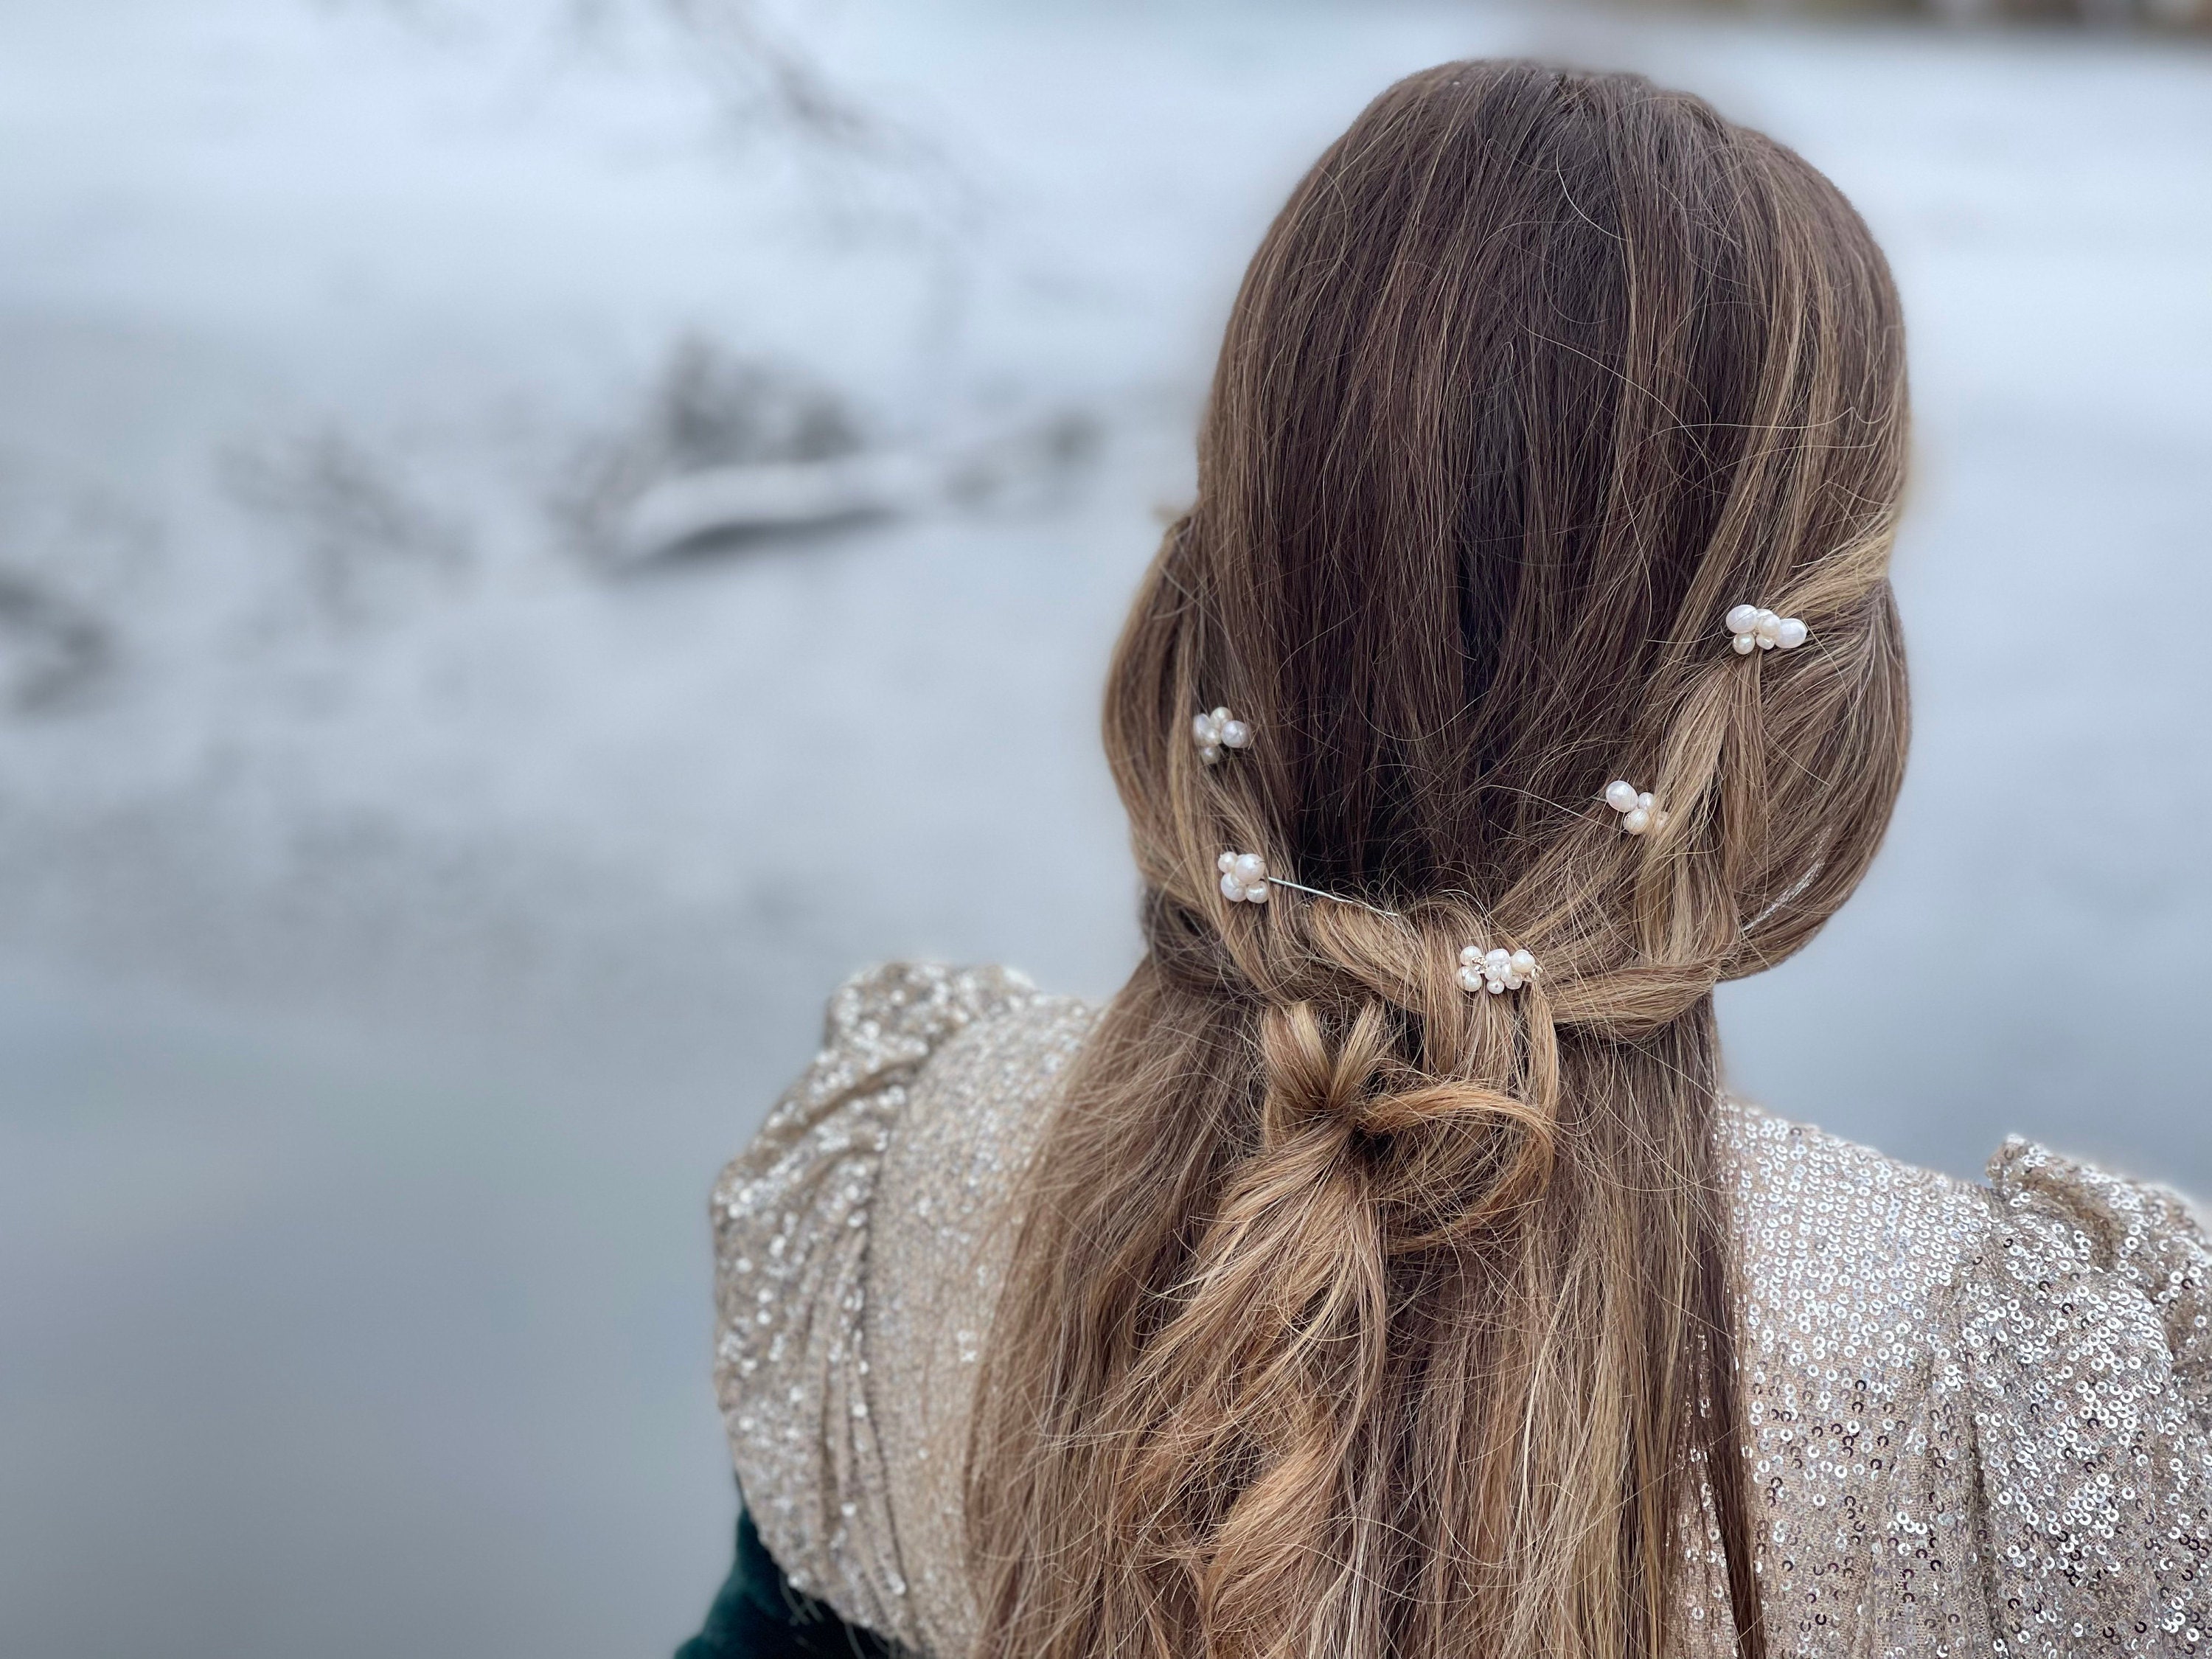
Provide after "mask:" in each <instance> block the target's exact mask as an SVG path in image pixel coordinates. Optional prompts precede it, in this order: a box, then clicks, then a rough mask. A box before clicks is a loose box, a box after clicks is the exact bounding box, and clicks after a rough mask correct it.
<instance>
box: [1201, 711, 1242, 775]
mask: <svg viewBox="0 0 2212 1659" xmlns="http://www.w3.org/2000/svg"><path fill="white" fill-rule="evenodd" d="M1190 734H1191V736H1192V737H1194V738H1197V739H1198V757H1199V759H1200V760H1202V761H1204V762H1205V763H1206V764H1207V765H1208V766H1211V765H1212V764H1213V763H1214V762H1216V761H1218V760H1219V759H1220V758H1221V751H1222V750H1225V749H1244V748H1249V747H1250V745H1251V742H1252V728H1251V726H1249V725H1248V724H1247V723H1246V722H1244V721H1243V720H1238V719H1237V717H1236V716H1235V715H1234V714H1231V713H1230V712H1229V711H1228V710H1227V709H1226V708H1217V709H1215V710H1214V711H1213V712H1212V714H1200V715H1197V716H1195V717H1194V718H1193V719H1192V720H1191V723H1190Z"/></svg>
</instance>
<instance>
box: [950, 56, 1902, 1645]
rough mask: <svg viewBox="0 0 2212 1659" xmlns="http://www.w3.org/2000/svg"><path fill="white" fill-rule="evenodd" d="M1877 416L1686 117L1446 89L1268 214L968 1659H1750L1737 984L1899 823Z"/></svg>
mask: <svg viewBox="0 0 2212 1659" xmlns="http://www.w3.org/2000/svg"><path fill="white" fill-rule="evenodd" d="M1904 463H1905V371H1904V361H1903V339H1902V330H1901V324H1900V319H1899V307H1898V302H1897V298H1896V295H1895V292H1894V290H1893V286H1892V284H1891V281H1890V278H1889V275H1888V271H1887V267H1886V266H1885V264H1884V263H1883V260H1882V258H1881V253H1880V252H1879V251H1878V250H1877V249H1876V247H1875V245H1874V243H1873V241H1872V240H1871V238H1870V237H1869V234H1868V232H1867V230H1866V228H1865V226H1864V225H1863V223H1862V222H1861V221H1860V220H1859V218H1858V216H1857V214H1855V213H1854V212H1853V211H1852V210H1851V209H1850V206H1849V204H1847V203H1845V202H1844V199H1843V197H1841V196H1840V195H1839V194H1838V191H1836V190H1835V189H1834V187H1833V186H1832V185H1830V184H1829V183H1828V182H1827V181H1826V179H1823V178H1822V177H1821V176H1820V174H1819V173H1815V172H1814V170H1813V169H1812V168H1811V167H1808V165H1807V164H1806V163H1805V162H1804V161H1802V160H1800V159H1799V158H1798V157H1797V156H1796V155H1793V154H1791V153H1790V151H1788V150H1787V149H1783V148H1782V147H1781V146H1779V145H1778V144H1776V143H1773V142H1771V140H1769V139H1767V138H1765V137H1762V136H1760V135H1759V134H1757V133H1754V132H1750V131H1746V130H1745V129H1743V128H1741V127H1739V126H1735V125H1731V124H1730V123H1729V122H1727V121H1725V120H1723V119H1722V118H1720V117H1719V116H1718V115H1717V114H1716V113H1715V112H1713V111H1712V110H1711V108H1710V107H1709V106H1706V105H1705V104H1704V103H1703V102H1701V101H1699V100H1697V99H1694V98H1692V97H1688V96H1686V95H1684V94H1678V93H1672V92H1668V91H1664V90H1662V89H1660V88H1655V87H1653V86H1651V85H1650V84H1649V83H1648V82H1644V81H1643V80H1641V79H1638V78H1635V77H1632V76H1598V75H1584V74H1577V73H1566V72H1561V71H1558V70H1552V69H1548V68H1545V67H1541V66H1537V65H1534V64H1523V63H1468V64H1448V65H1445V66H1444V67H1442V68H1439V69H1435V70H1429V71H1427V72H1425V73H1424V74H1419V75H1416V76H1412V77H1410V78H1408V79H1407V80H1405V81H1401V82H1399V83H1398V84H1397V85H1395V86H1394V87H1392V88H1389V90H1388V91H1387V92H1385V93H1384V94H1383V95H1382V96H1381V97H1380V98H1378V99H1377V100H1376V101H1375V102H1374V103H1373V104H1372V105H1371V106H1369V108H1368V109H1367V110H1366V112H1364V113H1363V114H1362V115H1361V116H1360V117H1359V118H1358V120H1357V121H1356V122H1355V123H1354V124H1353V125H1352V129H1351V130H1350V131H1348V132H1347V133H1346V134H1345V136H1344V137H1342V138H1341V139H1340V140H1339V141H1338V142H1337V143H1335V144H1334V146H1333V147H1332V148H1331V149H1329V150H1328V153H1327V154H1326V155H1323V156H1322V159H1321V161H1319V162H1318V163H1317V164H1316V166H1315V167H1314V168H1313V170H1312V172H1311V173H1309V174H1308V175H1307V176H1306V178H1305V179H1304V182H1303V183H1302V184H1301V185H1299V186H1298V187H1297V191H1295V193H1294V194H1293V195H1292V196H1291V200H1290V203H1289V204H1288V205H1287V206H1286V207H1285V209H1284V210H1283V211H1282V213H1281V215H1280V216H1279V217H1278V218H1277V219H1276V221H1275V222H1274V225H1273V228H1272V229H1271V230H1270V231H1269V232H1268V234H1267V239H1266V240H1265V242H1264V243H1263V244H1262V245H1261V248H1260V251H1259V252H1258V254H1257V255H1256V256H1255V258H1254V260H1253V262H1252V264H1251V267H1250V270H1249V272H1248V274H1247V275H1246V276H1245V279H1244V283H1243V289H1242V290H1241V292H1240V293H1239V295H1238V296H1237V303H1236V307H1235V310H1234V312H1233V313H1232V315H1231V319H1230V322H1229V326H1228V333H1227V337H1226V340H1225V343H1224V345H1223V348H1222V353H1221V358H1220V362H1219V367H1218V371H1217V373H1216V375H1215V379H1214V381H1213V387H1212V397H1211V399H1210V402H1209V404H1208V408H1207V410H1206V417H1205V422H1204V427H1203V430H1202V433H1201V435H1200V465H1199V486H1198V494H1197V498H1196V501H1195V503H1194V506H1193V507H1191V509H1190V511H1189V512H1188V513H1187V514H1186V515H1185V516H1184V517H1183V518H1182V520H1180V521H1179V522H1177V523H1176V525H1175V526H1173V527H1172V528H1171V529H1170V531H1169V532H1168V534H1167V537H1166V539H1165V543H1164V545H1163V547H1162V548H1161V550H1160V552H1159V554H1158V558H1157V559H1156V560H1155V562H1154V563H1153V565H1152V568H1151V571H1150V573H1149V574H1147V575H1146V578H1145V580H1144V583H1143V586H1142V587H1141V589H1140V590H1139V593H1138V596H1137V599H1136V603H1135V606H1134V609H1133V611H1132V613H1131V615H1130V617H1129V620H1128V623H1127V628H1126V630H1125V631H1124V633H1123V635H1122V636H1121V641H1120V644H1119V647H1117V649H1116V652H1115V657H1114V660H1113V665H1112V669H1111V673H1110V678H1109V684H1108V690H1107V698H1106V714H1105V736H1106V745H1107V752H1108V754H1109V757H1110V760H1111V762H1112V765H1113V769H1114V775H1115V780H1116V781H1117V783H1118V785H1119V787H1120V790H1121V799H1122V800H1123V802H1124V804H1125V805H1126V806H1127V811H1128V814H1129V820H1130V825H1131V830H1132V835H1133V842H1134V848H1135V853H1136V859H1137V864H1138V867H1139V871H1140V872H1141V873H1142V876H1143V878H1144V882H1145V895H1144V900H1143V919H1144V926H1145V930H1146V942H1147V945H1148V949H1147V951H1146V956H1145V958H1144V960H1143V962H1142V963H1141V964H1140V965H1139V967H1138V969H1137V970H1136V972H1135V973H1134V975H1133V976H1132V977H1131V978H1130V980H1129V981H1128V983H1127V986H1125V987H1123V989H1122V990H1121V993H1120V994H1118V995H1117V996H1116V997H1115V999H1114V1000H1113V1002H1112V1004H1111V1005H1110V1006H1109V1007H1108V1008H1107V1010H1106V1011H1105V1013H1104V1015H1103V1018H1102V1021H1101V1023H1100V1024H1099V1025H1098V1027H1097V1030H1096V1032H1095V1034H1094V1036H1092V1038H1091V1041H1090V1042H1089V1044H1088V1046H1087V1048H1086V1049H1085V1052H1084V1054H1082V1056H1081V1057H1080V1058H1079V1062H1078V1064H1077V1066H1075V1068H1074V1069H1073V1073H1072V1074H1071V1076H1070V1078H1069V1079H1068V1081H1067V1084H1066V1091H1065V1095H1064V1097H1063V1099H1062V1101H1061V1103H1060V1106H1059V1108H1058V1109H1057V1111H1056V1113H1055V1115H1054V1119H1053V1121H1052V1122H1051V1124H1050V1126H1049V1127H1048V1129H1047V1131H1046V1134H1045V1139H1044V1140H1043V1142H1042V1148H1041V1150H1040V1151H1039V1152H1038V1153H1037V1154H1036V1158H1035V1160H1034V1162H1033V1164H1032V1165H1031V1166H1030V1171H1029V1173H1028V1175H1027V1176H1026V1177H1025V1180H1026V1182H1027V1188H1026V1192H1025V1203H1024V1209H1023V1212H1022V1219H1021V1221H1020V1222H1019V1231H1018V1237H1017V1238H1016V1240H1015V1242H1014V1246H1013V1256H1012V1268H1011V1272H1010V1276H1009V1278H1008V1280H1007V1282H1006V1287H1005V1290H1004V1291H1003V1294H1002V1298H1001V1301H1000V1304H999V1310H998V1313H997V1316H996V1321H995V1324H994V1328H993V1330H992V1333H991V1336H990V1340H989V1344H988V1350H987V1356H986V1364H985V1366H984V1369H983V1370H982V1373H981V1380H980V1382H979V1384H978V1390H977V1395H976V1398H975V1412H974V1415H973V1419H972V1423H973V1427H972V1429H971V1437H970V1444H969V1462H968V1468H967V1484H966V1513H967V1517H968V1526H969V1534H968V1538H967V1550H968V1560H969V1573H970V1577H971V1580H972V1583H973V1585H974V1589H975V1595H976V1599H977V1607H978V1613H979V1615H980V1620H981V1626H980V1630H981V1634H980V1638H979V1645H978V1648H977V1652H978V1654H979V1655H980V1656H983V1659H1107V1656H1112V1659H1197V1656H1207V1659H1215V1656H1218V1659H1383V1656H1390V1659H1468V1656H1478V1659H1479V1656H1492V1655H1494V1656H1501V1659H1502V1656H1509V1655H1510V1656H1519V1655H1543V1656H1560V1659H1614V1656H1644V1659H1657V1656H1662V1655H1664V1654H1666V1653H1668V1652H1670V1651H1674V1650H1677V1649H1678V1648H1679V1646H1680V1643H1681V1640H1682V1638H1683V1635H1684V1633H1685V1632H1686V1628H1687V1616H1686V1607H1687V1606H1688V1604H1689V1601H1690V1598H1691V1597H1692V1596H1695V1597H1698V1598H1701V1599H1704V1598H1710V1599H1711V1601H1714V1602H1715V1603H1717V1606H1716V1609H1715V1612H1714V1613H1713V1614H1712V1615H1711V1616H1713V1617H1716V1618H1718V1619H1720V1620H1725V1621H1730V1622H1732V1623H1733V1626H1734V1630H1735V1646H1736V1650H1737V1652H1738V1653H1739V1654H1740V1655H1744V1656H1759V1655H1763V1654H1764V1653H1765V1638H1764V1636H1763V1634H1762V1632H1761V1629H1760V1625H1759V1610H1758V1607H1759V1604H1758V1595H1757V1589H1756V1585H1755V1581H1754V1577H1753V1565H1754V1553H1755V1538H1756V1525H1755V1516H1756V1514H1757V1510H1758V1507H1759V1498H1758V1495H1757V1494H1756V1493H1755V1492H1753V1491H1751V1490H1749V1489H1748V1488H1749V1483H1750V1480H1751V1475H1750V1471H1749V1465H1748V1464H1747V1461H1746V1457H1745V1431H1744V1428H1743V1425H1742V1424H1741V1414H1740V1407H1739V1404H1738V1401H1737V1397H1736V1382H1735V1379H1736V1374H1737V1373H1736V1367H1737V1353H1736V1335H1735V1305H1736V1304H1735V1289H1734V1284H1733V1273H1734V1264H1733V1259H1732V1257H1733V1252H1732V1244H1731V1231H1730V1226H1731V1224H1730V1220H1729V1195H1730V1176H1729V1173H1728V1171H1727V1170H1726V1169H1725V1168H1724V1167H1723V1165H1722V1164H1721V1161H1720V1153H1719V1151H1718V1148H1717V1144H1716V1121H1717V1103H1718V1099H1719V1086H1720V1085H1719V1060H1718V1055H1717V1047H1716V1033H1715V1027H1714V1021H1713V1008H1712V991H1713V987H1714V986H1715V984H1716V983H1717V981H1722V980H1725V979H1729V978H1733V977H1738V976H1741V975H1746V974H1750V973H1753V972H1756V971H1758V970H1759V969H1762V968H1765V967H1769V966H1771V965H1772V964H1773V963H1777V962H1778V961H1780V960H1782V959H1783V958H1784V957H1788V956H1789V955H1790V954H1791V953H1792V952H1793V951H1796V950H1797V949H1798V948H1799V947H1800V946H1802V945H1804V944H1805V942H1806V941H1807V940H1808V939H1810V938H1811V937H1812V935H1813V934H1814V932H1815V931H1817V930H1818V929H1819V928H1820V926H1821V924H1822V923H1823V922H1824V921H1826V919H1827V918H1828V916H1829V915H1831V914H1832V912H1833V911H1834V910H1835V908H1836V907H1837V906H1838V904H1840V903H1841V902H1843V901H1844V898H1845V897H1847V896H1849V895H1850V892H1851V890H1852V889H1853V888H1854V886H1855V885H1856V884H1857V882H1858V880H1859V878H1860V877H1861V875H1862V874H1863V872H1864V871H1865V869H1866V867H1867V865H1868V863H1869V860H1871V859H1872V858H1873V856H1874V854H1875V848H1876V847H1877V845H1878V844H1879V842H1880V841H1881V836H1882V833H1883V830H1884V828H1885V826H1886V825H1887V822H1888V818H1889V813H1890V809H1891V805H1892V803H1893V799H1894V798H1895V795H1896V792H1897V788H1898V786H1899V781H1900V778H1901V775H1902V770H1903V766H1904V757H1905V739H1906V728H1907V713H1906V696H1905V664H1904V658H1903V654H1902V646H1901V641H1900V638H1899V628H1898V622H1897V617H1896V612H1895V609H1894V605H1893V599H1892V596H1891V592H1890V588H1889V585H1888V581H1887V574H1886V573H1887V564H1888V557H1889V550H1890V545H1891V542H1892V539H1893V534H1894V527H1895V520H1896V513H1897V508H1898V504H1899V496H1900V493H1901V490H1902V488H1903V477H1904ZM1740 603H1750V604H1753V605H1764V606H1767V607H1770V608H1771V609H1773V610H1775V611H1779V612H1782V613H1784V614H1785V615H1789V616H1794V617H1801V618H1802V620H1803V621H1804V623H1806V624H1807V625H1808V627H1809V629H1810V630H1811V636H1810V638H1809V640H1808V641H1807V642H1806V643H1805V644H1804V646H1803V647H1802V648H1798V649H1795V650H1789V651H1773V652H1767V651H1753V652H1752V653H1750V654H1748V655H1743V654H1739V653H1737V652H1735V650H1733V649H1732V648H1731V640H1730V636H1729V631H1728V630H1727V629H1725V628H1724V627H1723V623H1722V618H1723V616H1724V615H1725V614H1726V613H1727V612H1728V611H1729V610H1730V609H1731V608H1732V607H1734V606H1735V605H1738V604H1740ZM1217 705H1226V706H1227V707H1228V708H1231V710H1233V711H1234V713H1235V714H1236V715H1237V717H1238V718H1240V719H1243V720H1247V721H1249V723H1250V725H1251V726H1252V729H1253V732H1254V738H1253V741H1252V743H1251V744H1250V745H1249V747H1247V748H1244V749H1242V750H1231V751H1229V752H1227V753H1225V754H1224V755H1223V756H1222V757H1220V758H1219V760H1218V763H1214V764H1208V763H1206V761H1205V760H1204V758H1203V757H1202V756H1201V754H1200V749H1199V745H1198V744H1197V743H1196V742H1194V737H1193V732H1192V724H1191V723H1192V719H1193V716H1194V714H1198V713H1200V712H1202V711H1205V710H1207V709H1211V708H1214V707H1216V706H1217ZM1616 779H1620V780H1626V781H1629V782H1631V783H1632V784H1633V785H1635V787H1637V788H1638V790H1649V791H1650V792H1652V793H1653V794H1654V795H1655V796H1656V812H1655V813H1654V815H1653V817H1652V822H1651V828H1650V830H1649V832H1648V833H1645V834H1644V835H1642V836H1631V835H1627V834H1624V833H1623V829H1624V821H1623V818H1622V817H1621V816H1620V814H1619V813H1617V812H1616V811H1614V810H1613V808H1612V807H1610V806H1608V805H1607V804H1606V803H1605V801H1604V800H1603V799H1602V796H1603V793H1604V791H1605V790H1606V787H1607V784H1608V782H1610V781H1613V780H1616ZM1225 850H1229V851H1236V852H1242V853H1255V854H1259V855H1261V857H1263V858H1264V859H1265V860H1266V861H1267V868H1268V870H1269V871H1270V872H1273V873H1274V874H1277V875H1280V876H1283V877H1285V878H1290V879H1291V880H1294V881H1297V882H1299V883H1303V884H1305V885H1306V886H1309V887H1312V888H1316V889H1320V890H1323V891H1325V892H1327V893H1328V894H1329V895H1332V896H1333V897H1331V898H1322V897H1316V896H1310V895H1309V894H1306V893H1304V892H1301V891H1299V890H1296V889H1290V888H1275V889H1273V890H1271V891H1270V893H1269V895H1268V897H1269V900H1270V902H1265V903H1242V902H1230V901H1229V900H1228V899H1227V898H1225V896H1224V893H1223V891H1222V890H1221V888H1220V886H1219V885H1218V883H1219V880H1220V877H1219V874H1218V871H1217V867H1216V861H1217V859H1218V855H1219V854H1221V853H1222V852H1224V851H1225ZM1348 901H1358V902H1348ZM1366 907H1372V908H1366ZM1383 913H1388V914H1383ZM1466 945H1480V946H1482V947H1485V948H1491V947H1505V948H1522V949H1526V950H1527V951H1529V952H1531V953H1532V954H1533V955H1534V957H1535V958H1536V960H1537V962H1538V963H1539V971H1538V975H1537V977H1536V978H1535V980H1534V982H1533V983H1532V984H1530V985H1528V987H1525V988H1523V989H1521V990H1519V991H1510V992H1507V993H1506V994H1502V995H1492V994H1488V993H1487V992H1486V991H1481V992H1475V993H1470V992H1469V991H1468V990H1466V989H1464V988H1462V986H1461V985H1460V984H1459V983H1458V982H1457V981H1456V978H1455V970H1456V969H1457V968H1458V966H1459V963H1460V952H1461V951H1462V948H1463V947H1464V946H1466Z"/></svg>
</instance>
